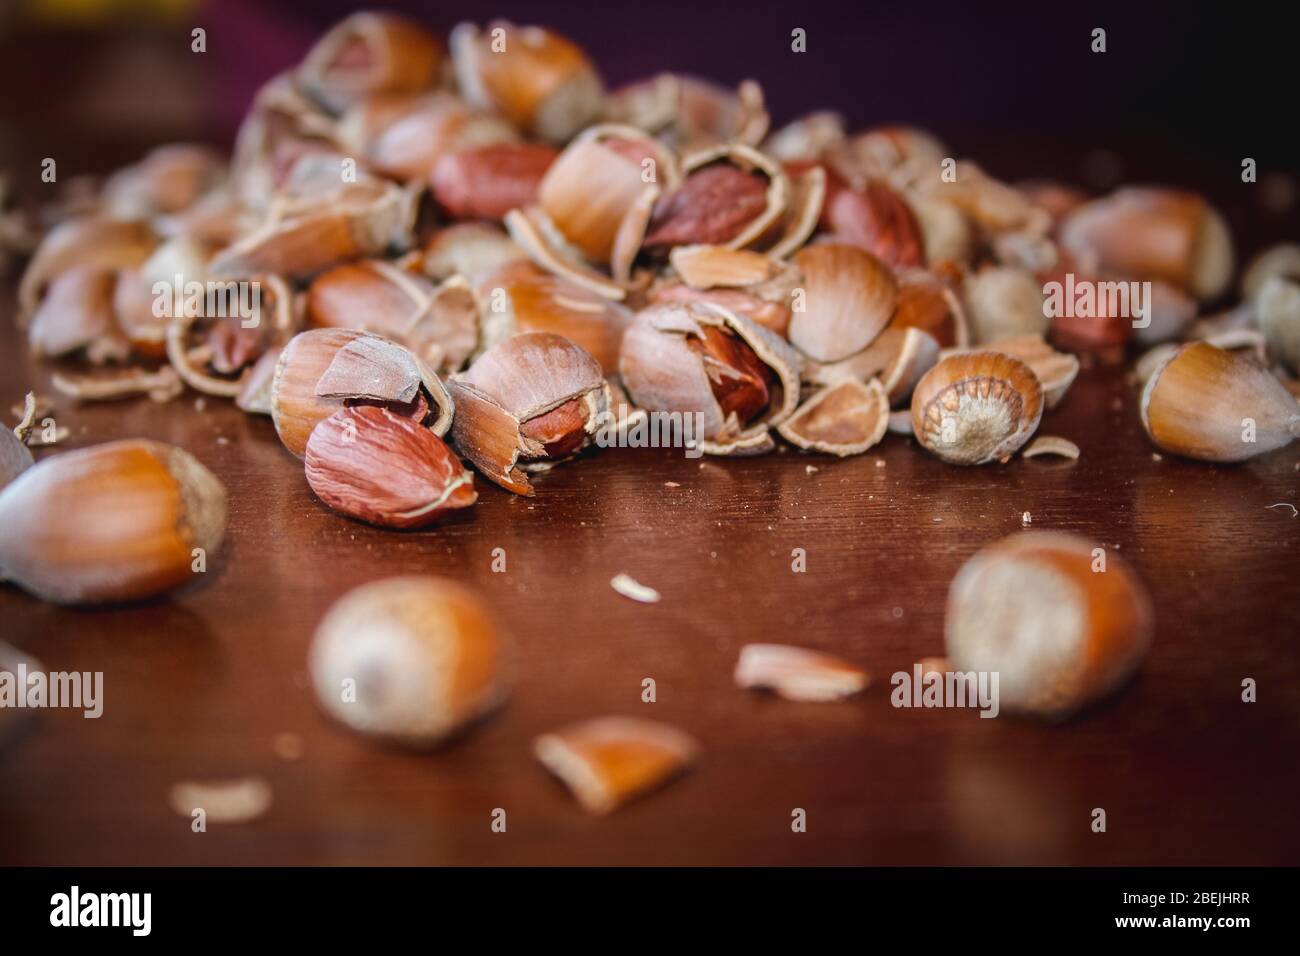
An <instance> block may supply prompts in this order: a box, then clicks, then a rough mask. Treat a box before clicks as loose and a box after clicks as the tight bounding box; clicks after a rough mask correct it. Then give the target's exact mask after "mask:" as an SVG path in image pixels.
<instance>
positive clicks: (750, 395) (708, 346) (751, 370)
mask: <svg viewBox="0 0 1300 956" xmlns="http://www.w3.org/2000/svg"><path fill="white" fill-rule="evenodd" d="M701 333H702V334H701V337H699V338H695V337H692V338H691V339H690V344H691V346H692V347H693V348H694V349H695V350H696V351H697V352H699V353H700V355H701V356H702V357H703V359H704V371H705V373H706V374H707V375H708V376H709V385H710V386H711V387H712V389H713V397H714V398H716V399H717V400H718V405H720V406H721V407H722V413H723V415H733V414H734V415H735V416H736V418H737V419H738V420H739V421H740V422H741V423H745V422H749V421H751V420H753V419H754V418H755V417H756V416H757V415H759V414H760V413H761V412H762V411H763V410H764V409H766V408H767V406H768V404H769V402H770V401H771V386H772V385H774V384H775V383H776V373H775V372H773V371H772V369H770V368H769V367H768V366H767V365H766V364H764V363H763V361H762V360H761V359H760V358H759V357H758V355H756V354H755V352H754V350H753V349H751V348H750V347H749V346H748V345H746V344H745V343H744V342H742V341H741V340H740V338H739V337H737V336H735V335H732V334H731V333H730V332H726V331H724V330H723V329H720V328H717V327H716V326H702V327H701Z"/></svg>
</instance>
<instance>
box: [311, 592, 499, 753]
mask: <svg viewBox="0 0 1300 956" xmlns="http://www.w3.org/2000/svg"><path fill="white" fill-rule="evenodd" d="M308 667H309V669H310V671H311V676H312V683H313V685H314V687H315V690H316V699H317V701H319V703H320V705H321V708H322V709H323V710H325V712H326V713H328V714H329V715H330V716H331V717H334V718H335V719H337V720H339V721H340V722H342V723H343V724H345V725H347V726H348V727H350V728H351V729H353V730H355V731H358V732H360V733H363V734H367V735H371V736H375V737H379V738H382V739H386V740H393V741H396V742H398V743H401V744H405V745H407V746H411V747H417V748H428V747H435V746H437V745H439V744H441V743H443V742H445V741H446V740H447V739H448V738H449V737H451V736H453V735H455V734H456V733H458V732H460V731H462V730H464V729H465V728H466V727H468V726H469V725H470V724H471V723H473V722H474V721H477V720H480V719H481V718H483V717H485V716H486V715H487V714H489V713H491V712H492V711H493V710H495V709H496V708H498V707H499V706H500V705H501V704H502V703H503V702H504V700H505V698H506V695H507V693H508V686H507V675H506V670H507V667H508V659H507V647H506V645H505V643H504V641H503V639H502V637H501V635H500V633H499V631H498V629H497V627H496V624H495V623H494V622H493V620H492V617H491V615H490V614H489V612H488V608H487V606H486V605H485V603H484V602H483V600H482V599H481V598H480V597H478V596H477V595H476V594H474V593H473V592H471V591H469V590H468V589H466V588H464V587H462V586H461V585H459V584H455V583H453V582H451V581H445V580H441V579H438V578H434V577H424V576H411V577H398V578H385V579H382V580H379V581H372V582H371V583H369V584H363V585H362V586H361V587H358V588H355V589H354V590H352V591H349V592H348V593H347V594H345V595H344V596H343V597H342V598H340V599H339V600H338V601H337V602H336V603H335V604H334V606H333V607H331V608H330V609H329V612H328V613H327V614H326V615H325V617H324V618H323V619H322V620H321V622H320V624H319V625H318V626H317V628H316V634H315V637H314V638H313V639H312V644H311V650H310V652H309V655H308ZM349 682H350V683H349ZM349 687H350V688H352V689H353V691H354V693H353V694H351V695H349V694H347V693H346V692H345V691H346V688H349Z"/></svg>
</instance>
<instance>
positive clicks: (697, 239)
mask: <svg viewBox="0 0 1300 956" xmlns="http://www.w3.org/2000/svg"><path fill="white" fill-rule="evenodd" d="M766 208H767V183H766V182H765V180H764V179H763V178H762V177H761V176H759V175H756V174H754V173H747V172H745V171H744V170H741V169H737V168H736V167H734V166H727V165H722V164H719V165H715V166H709V167H706V168H705V169H701V170H700V171H698V172H696V173H694V174H692V175H691V176H688V177H687V179H686V181H685V182H684V183H682V185H681V186H680V187H679V188H678V189H676V190H675V191H673V192H671V193H669V194H668V195H666V196H664V197H663V198H662V199H660V200H659V201H658V202H657V203H655V206H654V211H653V212H652V214H651V217H650V224H649V227H648V228H647V230H646V237H645V240H644V242H643V247H644V248H646V249H664V248H669V247H672V246H685V245H694V244H700V243H707V244H713V245H720V244H722V243H726V242H730V241H731V240H732V239H734V238H736V236H738V235H740V233H741V232H742V231H743V230H744V229H745V227H746V226H747V225H749V223H750V222H751V221H753V220H754V218H755V217H757V216H758V215H759V214H761V213H762V212H763V210H764V209H766Z"/></svg>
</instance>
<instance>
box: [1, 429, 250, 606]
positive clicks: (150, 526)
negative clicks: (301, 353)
mask: <svg viewBox="0 0 1300 956" xmlns="http://www.w3.org/2000/svg"><path fill="white" fill-rule="evenodd" d="M225 527H226V492H225V489H224V488H223V487H222V485H221V482H220V481H218V480H217V478H216V477H215V476H214V475H213V474H212V472H210V471H208V469H207V468H205V467H204V466H203V465H201V464H200V463H199V462H198V461H197V460H196V459H195V458H194V457H193V456H192V455H190V453H189V452H186V451H184V450H182V449H180V448H175V447H173V446H171V445H164V444H162V443H161V442H154V441H145V440H140V439H132V440H128V441H116V442H109V443H107V444H104V445H96V446H93V447H90V448H80V449H76V450H74V451H69V452H63V453H61V454H57V455H54V456H53V457H51V458H45V459H43V460H41V461H40V462H38V463H37V464H35V465H33V466H32V467H31V468H28V469H26V470H25V471H24V472H23V473H22V474H20V475H19V476H18V477H17V478H15V479H14V480H13V481H12V482H10V483H9V484H8V485H7V486H6V487H5V488H4V490H3V491H0V576H3V577H7V578H9V579H11V580H13V581H14V582H15V583H17V584H18V585H19V586H20V587H22V588H24V589H25V590H27V591H30V592H31V593H32V594H35V595H36V596H37V597H39V598H41V599H42V600H46V601H51V602H55V603H59V604H84V603H97V602H104V601H129V600H134V599H137V598H144V597H149V596H152V595H154V594H158V593H160V592H162V591H166V590H168V589H170V588H174V587H178V586H179V585H182V584H185V583H186V582H188V581H190V580H192V578H193V577H194V574H195V572H194V570H193V562H194V560H195V556H194V554H193V549H195V548H202V549H203V550H204V551H205V552H206V554H207V557H208V558H209V559H210V558H211V556H212V554H213V553H214V552H215V551H216V549H217V548H218V547H219V546H220V544H221V539H222V536H223V534H224V532H225Z"/></svg>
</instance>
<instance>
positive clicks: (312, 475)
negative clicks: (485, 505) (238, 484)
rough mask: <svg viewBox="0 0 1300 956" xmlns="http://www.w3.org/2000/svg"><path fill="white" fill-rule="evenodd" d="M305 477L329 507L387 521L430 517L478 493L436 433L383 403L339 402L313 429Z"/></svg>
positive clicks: (401, 523) (412, 524) (403, 524)
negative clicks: (348, 405)
mask: <svg viewBox="0 0 1300 956" xmlns="http://www.w3.org/2000/svg"><path fill="white" fill-rule="evenodd" d="M305 462H306V471H307V483H308V484H309V485H311V489H312V491H314V492H315V493H316V495H317V497H319V498H320V499H321V501H323V502H325V504H327V505H329V506H330V507H331V508H333V509H334V510H335V511H340V512H342V513H343V514H346V515H349V516H351V517H354V518H360V519H361V520H363V521H368V522H370V523H371V524H377V525H381V526H383V527H387V528H416V527H421V526H423V525H427V524H430V523H432V522H434V521H436V520H438V519H439V518H441V517H443V516H444V515H445V514H446V513H447V512H449V511H453V510H455V509H457V508H467V507H469V506H470V505H472V504H473V503H474V502H475V500H476V499H477V498H478V495H477V493H476V492H475V491H474V478H473V476H472V475H471V474H470V473H469V472H468V471H466V470H465V467H464V466H463V465H462V464H461V463H460V459H458V458H457V457H456V456H455V455H454V454H453V453H452V451H451V449H450V448H448V447H447V445H446V443H444V442H443V440H442V439H441V438H439V437H438V436H437V435H435V434H434V433H433V432H431V431H429V430H428V429H427V428H425V427H423V426H422V425H420V424H419V423H418V422H416V421H413V420H412V419H410V418H407V417H405V416H402V415H397V414H394V413H393V412H390V411H389V410H388V409H386V408H379V407H377V406H371V405H361V406H355V407H352V408H344V409H341V410H339V411H337V412H335V413H334V414H333V415H331V416H329V417H328V418H326V419H324V420H323V421H321V422H320V423H319V424H317V425H316V427H315V428H314V429H312V433H311V437H310V438H309V439H308V440H307V449H306V455H305Z"/></svg>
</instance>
